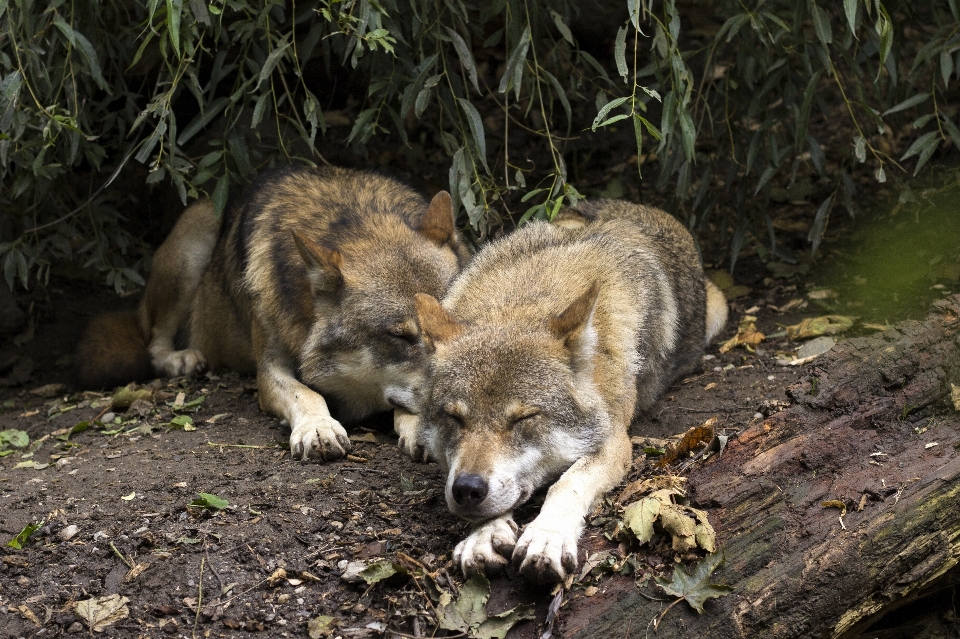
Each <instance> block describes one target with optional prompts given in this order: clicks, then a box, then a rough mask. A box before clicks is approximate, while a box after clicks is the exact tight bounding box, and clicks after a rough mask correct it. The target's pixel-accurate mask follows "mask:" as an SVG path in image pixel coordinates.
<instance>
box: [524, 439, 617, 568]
mask: <svg viewBox="0 0 960 639" xmlns="http://www.w3.org/2000/svg"><path fill="white" fill-rule="evenodd" d="M631 457H632V450H631V445H630V438H629V437H628V436H627V430H626V427H623V428H620V429H617V432H616V433H615V434H614V435H613V436H611V437H610V438H609V439H608V440H607V441H606V442H605V443H604V445H603V447H602V448H601V449H600V450H599V451H597V452H596V453H594V454H592V455H588V456H586V457H582V458H580V459H579V460H577V461H576V463H574V464H573V466H571V467H570V468H569V469H567V471H566V472H565V473H563V475H561V476H560V479H559V480H557V482H556V483H555V484H554V485H553V486H551V487H550V490H548V491H547V498H546V499H545V500H544V502H543V508H541V509H540V514H539V515H538V516H537V518H536V519H534V520H533V521H532V522H530V523H529V524H527V526H526V527H525V528H524V531H523V534H522V535H520V539H519V540H518V541H517V546H516V548H515V549H514V551H513V563H514V565H515V566H517V567H518V568H519V569H520V572H521V574H523V576H524V577H526V578H528V579H531V580H533V581H537V582H540V583H550V582H561V581H563V580H564V579H565V578H566V576H567V574H568V573H570V572H573V571H574V570H576V568H577V541H578V540H579V539H580V533H582V532H583V527H584V518H585V517H586V516H587V514H589V512H590V509H591V508H593V504H594V503H595V502H596V500H597V499H598V498H599V497H601V496H602V495H603V494H604V493H605V492H607V491H608V490H610V489H611V488H613V487H614V486H616V485H617V483H618V482H619V481H620V480H621V479H622V478H623V476H624V475H625V474H626V472H627V470H628V469H629V467H630V462H631Z"/></svg>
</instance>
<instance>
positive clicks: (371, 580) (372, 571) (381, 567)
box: [360, 560, 407, 586]
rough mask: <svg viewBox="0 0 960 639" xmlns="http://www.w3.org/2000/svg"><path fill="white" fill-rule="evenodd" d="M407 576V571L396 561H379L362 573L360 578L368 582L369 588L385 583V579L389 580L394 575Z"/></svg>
mask: <svg viewBox="0 0 960 639" xmlns="http://www.w3.org/2000/svg"><path fill="white" fill-rule="evenodd" d="M405 574H407V569H406V568H405V567H404V566H402V565H401V564H398V563H396V562H394V561H388V560H383V561H377V562H374V563H372V564H370V565H369V566H367V567H366V568H364V569H363V570H362V571H361V572H360V577H361V578H362V579H363V580H364V581H365V582H367V585H368V586H372V585H373V584H375V583H378V582H380V581H383V580H384V579H389V578H390V577H393V576H394V575H405Z"/></svg>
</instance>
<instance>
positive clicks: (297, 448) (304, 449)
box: [290, 417, 353, 461]
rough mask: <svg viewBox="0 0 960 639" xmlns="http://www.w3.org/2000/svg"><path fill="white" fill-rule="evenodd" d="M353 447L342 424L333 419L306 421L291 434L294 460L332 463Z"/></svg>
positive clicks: (324, 418)
mask: <svg viewBox="0 0 960 639" xmlns="http://www.w3.org/2000/svg"><path fill="white" fill-rule="evenodd" d="M352 448H353V446H352V445H351V444H350V437H348V436H347V431H345V430H344V429H343V426H341V425H340V422H338V421H337V420H335V419H334V418H332V417H317V418H313V419H307V420H304V421H303V422H301V423H298V424H297V425H295V426H293V432H291V433H290V455H291V456H293V458H294V459H302V460H303V461H307V460H308V459H322V460H324V461H330V460H332V459H338V458H340V457H343V456H344V455H346V454H347V453H348V452H349V451H350V449H352Z"/></svg>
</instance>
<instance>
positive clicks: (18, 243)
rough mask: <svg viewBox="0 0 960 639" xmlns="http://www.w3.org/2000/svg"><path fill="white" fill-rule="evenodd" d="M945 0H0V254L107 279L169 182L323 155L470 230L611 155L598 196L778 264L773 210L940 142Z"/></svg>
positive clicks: (949, 85) (15, 282)
mask: <svg viewBox="0 0 960 639" xmlns="http://www.w3.org/2000/svg"><path fill="white" fill-rule="evenodd" d="M957 2H958V0H931V1H930V2H924V3H913V2H906V1H897V0H888V1H885V2H882V1H881V0H843V1H842V2H823V1H821V2H819V3H818V2H816V1H814V0H806V1H800V2H794V1H793V0H767V1H764V0H751V1H748V2H739V1H734V0H712V1H708V2H692V1H684V2H681V1H677V0H627V2H625V3H611V4H607V3H601V2H593V1H591V0H580V1H574V0H495V1H494V2H473V1H471V0H378V1H375V0H321V1H319V2H295V1H293V0H291V1H289V2H281V1H279V0H273V1H272V0H263V1H259V2H257V1H253V0H212V1H204V0H148V1H147V2H132V1H116V2H97V1H90V2H86V1H85V2H80V1H77V0H53V1H45V2H37V1H34V0H0V181H2V187H0V266H2V269H3V275H4V278H5V281H6V284H7V285H8V286H9V287H11V288H14V287H15V286H21V287H27V288H29V287H31V286H33V285H34V284H36V283H40V284H43V283H45V282H46V281H47V280H48V278H49V276H50V273H51V270H52V269H59V268H64V269H70V270H71V271H74V272H75V271H77V270H78V269H87V270H91V271H95V272H99V273H101V277H102V278H104V279H105V281H106V282H107V283H108V284H110V285H112V286H113V287H115V288H116V290H117V291H118V292H120V291H124V290H125V289H128V288H130V287H131V286H135V285H139V284H142V282H143V279H142V277H143V275H142V274H143V273H144V272H145V270H146V269H147V268H148V266H149V264H148V259H149V250H148V248H147V246H148V244H149V243H150V242H153V241H155V240H156V237H155V236H157V234H160V233H162V230H163V228H164V224H165V223H166V222H165V221H164V220H165V219H167V218H169V216H171V215H175V214H176V213H178V212H179V209H180V208H181V207H182V206H183V205H184V204H186V203H187V202H188V201H189V200H190V199H192V198H196V197H200V196H209V197H212V198H213V201H214V203H215V204H216V206H217V208H218V209H221V210H222V208H223V207H224V206H225V205H226V202H227V198H228V195H229V194H230V193H231V192H234V191H236V190H238V187H240V186H241V185H243V184H244V183H245V182H247V181H249V180H250V178H251V176H252V175H253V174H254V173H256V172H257V171H258V170H261V169H262V168H264V167H266V166H269V165H271V164H274V163H284V162H289V161H300V162H308V163H323V162H327V161H331V160H332V161H335V162H337V163H345V164H353V165H358V166H374V167H379V168H383V169H385V170H389V171H393V172H396V173H399V174H401V175H405V176H407V177H408V179H411V181H413V182H414V183H415V184H417V185H418V186H421V187H423V188H425V189H439V188H446V189H448V190H450V191H451V193H452V194H453V196H454V201H455V204H456V206H457V209H458V211H459V213H460V215H461V216H462V217H461V222H462V224H463V225H464V226H465V227H466V228H467V229H469V231H470V232H471V233H472V235H473V237H474V238H475V239H476V240H482V239H483V238H485V237H487V236H488V235H489V234H491V233H495V232H498V231H499V230H500V229H501V228H504V227H507V228H509V227H511V226H513V225H515V224H518V223H522V222H523V221H525V220H527V219H529V218H531V217H539V218H549V217H551V216H552V215H553V214H554V213H555V212H556V211H557V210H558V209H559V207H560V206H562V205H564V204H569V203H575V202H576V201H577V200H578V199H579V198H580V197H582V196H581V192H580V191H581V190H584V185H588V186H589V185H590V184H591V180H592V179H593V178H591V175H594V174H595V173H596V172H598V171H599V172H603V171H610V170H612V169H613V168H617V169H629V171H624V172H623V175H624V176H629V177H628V178H627V179H626V182H627V184H626V186H623V185H622V184H621V183H618V184H621V186H620V187H618V189H614V192H610V191H609V189H608V191H607V193H606V194H608V195H614V196H618V195H625V196H628V197H635V196H638V195H639V192H638V189H639V184H640V181H639V180H640V174H641V172H642V175H643V185H644V189H645V190H655V192H656V193H657V196H656V200H657V202H658V203H660V204H662V205H664V206H666V207H667V208H669V209H670V210H672V211H673V212H675V213H676V214H677V215H678V216H679V217H680V218H681V219H683V220H685V221H686V223H687V224H688V226H689V227H690V228H691V229H692V230H693V231H694V232H695V233H696V234H699V235H704V234H706V233H709V234H710V236H711V239H713V240H714V241H716V242H719V244H720V245H722V246H724V247H726V249H727V250H728V255H729V257H728V259H727V265H728V266H730V267H731V268H732V266H733V263H734V262H735V260H736V258H737V256H738V255H739V254H740V252H741V251H742V250H743V248H744V247H745V246H747V245H748V244H751V243H752V244H754V245H755V246H756V247H757V249H758V250H760V251H762V252H763V253H764V254H765V255H770V256H774V257H777V258H780V259H784V260H787V261H791V260H794V259H795V255H794V254H793V253H792V252H791V251H794V252H795V251H796V248H795V247H794V248H792V249H791V248H790V247H787V246H784V245H783V243H782V241H781V240H780V238H778V231H777V229H776V228H775V225H774V223H773V220H772V218H771V214H770V212H769V211H770V207H769V206H768V205H769V203H770V202H771V201H784V200H790V201H794V202H802V203H804V204H805V205H806V209H805V210H806V213H805V216H804V225H805V228H806V230H807V235H806V238H807V242H808V246H807V247H806V248H808V249H810V250H812V251H816V250H817V247H818V245H819V244H820V241H821V239H822V238H823V234H824V231H825V229H826V228H827V225H828V222H829V220H830V217H831V216H832V215H837V214H838V213H839V212H843V211H846V212H847V214H849V215H854V214H855V213H856V212H857V206H858V202H859V201H861V200H862V198H863V196H864V194H865V193H864V192H865V191H866V192H867V194H869V193H870V192H871V191H872V189H871V188H865V187H866V186H869V185H870V184H871V183H873V184H880V185H883V184H889V183H892V182H898V181H900V180H903V179H905V178H908V177H910V176H912V175H915V174H917V173H918V172H920V171H925V170H928V169H929V167H930V163H931V160H933V159H935V158H937V157H938V154H945V153H949V152H951V151H952V149H954V148H956V147H957V146H958V145H960V129H958V113H957V107H958V104H960V102H958V100H957V97H958V96H957V86H958V78H960V53H958V50H960V11H958V5H957ZM864 176H869V178H868V179H866V180H865V179H864ZM593 181H596V180H593ZM578 189H579V190H578ZM168 192H173V193H174V194H175V197H174V198H173V199H172V200H171V199H169V198H165V197H164V194H165V193H168ZM585 192H586V191H585ZM903 192H904V193H907V194H908V195H906V196H904V197H910V196H909V190H908V189H904V190H903ZM178 200H179V201H178ZM158 237H162V234H160V235H158Z"/></svg>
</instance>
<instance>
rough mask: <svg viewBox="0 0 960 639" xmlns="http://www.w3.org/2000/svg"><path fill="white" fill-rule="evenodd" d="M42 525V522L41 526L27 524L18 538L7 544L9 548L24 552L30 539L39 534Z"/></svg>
mask: <svg viewBox="0 0 960 639" xmlns="http://www.w3.org/2000/svg"><path fill="white" fill-rule="evenodd" d="M42 525H43V522H42V521H41V522H40V523H39V524H27V525H26V526H24V527H23V530H21V531H20V532H19V534H17V536H16V537H14V538H13V539H11V540H10V541H8V542H7V547H9V548H13V549H15V550H23V547H24V546H26V545H27V541H28V540H29V539H30V536H31V535H33V533H35V532H37V530H39V529H40V526H42Z"/></svg>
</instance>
